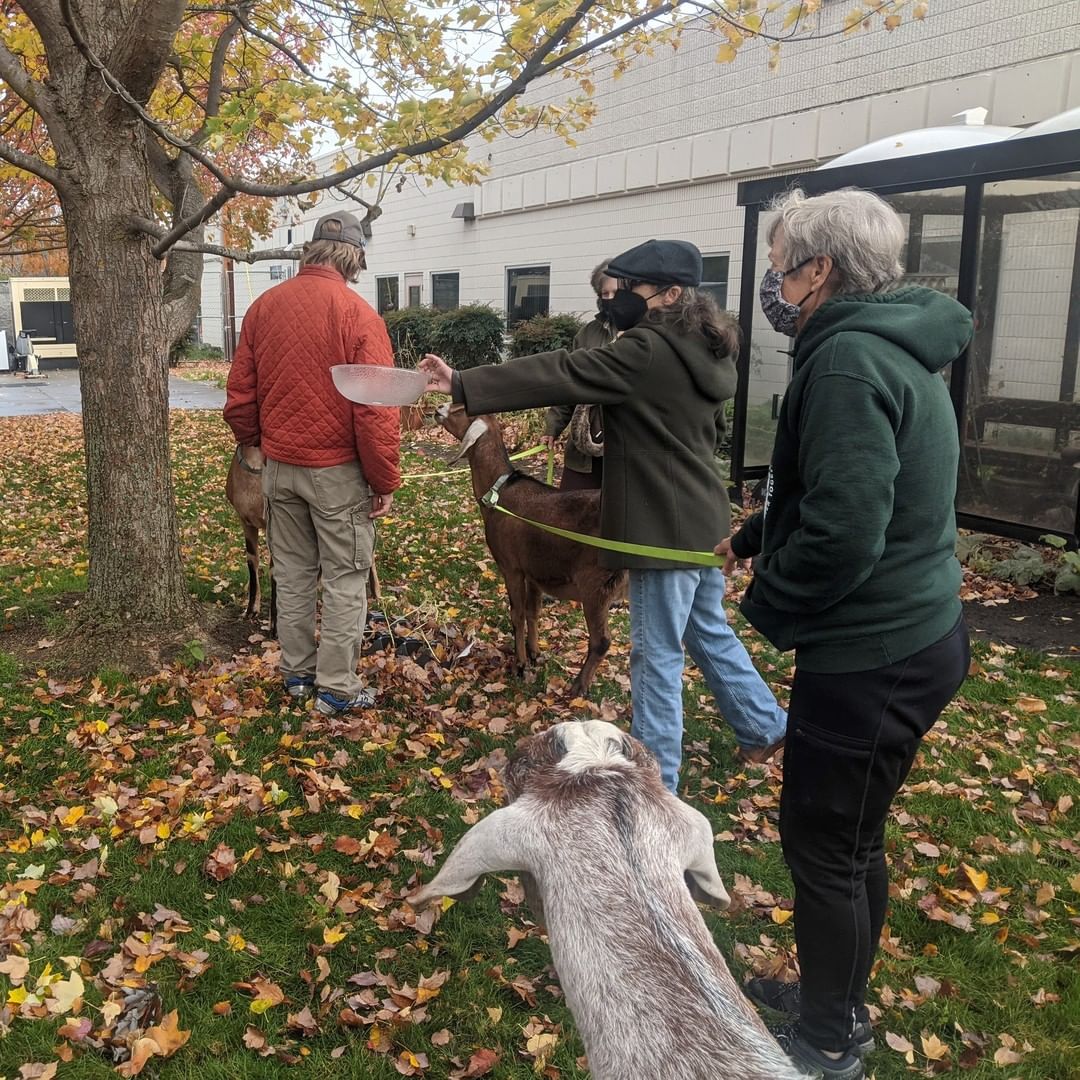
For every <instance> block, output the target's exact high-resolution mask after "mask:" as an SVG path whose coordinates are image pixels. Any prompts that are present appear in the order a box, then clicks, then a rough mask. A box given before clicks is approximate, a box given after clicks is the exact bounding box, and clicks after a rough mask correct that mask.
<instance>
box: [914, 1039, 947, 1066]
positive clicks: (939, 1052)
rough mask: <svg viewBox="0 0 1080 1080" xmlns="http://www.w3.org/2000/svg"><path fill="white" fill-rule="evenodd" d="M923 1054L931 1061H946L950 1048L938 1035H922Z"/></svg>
mask: <svg viewBox="0 0 1080 1080" xmlns="http://www.w3.org/2000/svg"><path fill="white" fill-rule="evenodd" d="M919 1041H920V1042H921V1043H922V1052H923V1054H925V1055H926V1057H928V1058H929V1059H930V1060H931V1061H944V1060H945V1058H947V1057H948V1056H949V1048H948V1047H947V1046H946V1045H945V1044H944V1043H943V1042H942V1041H941V1040H940V1039H939V1038H938V1037H937V1036H936V1035H922V1036H921V1037H920V1039H919Z"/></svg>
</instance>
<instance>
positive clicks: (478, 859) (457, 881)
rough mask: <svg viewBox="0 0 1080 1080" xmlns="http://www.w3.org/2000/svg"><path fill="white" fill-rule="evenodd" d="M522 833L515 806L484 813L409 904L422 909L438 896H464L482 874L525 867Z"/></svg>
mask: <svg viewBox="0 0 1080 1080" xmlns="http://www.w3.org/2000/svg"><path fill="white" fill-rule="evenodd" d="M524 832H525V830H524V815H523V814H522V812H521V811H520V810H518V808H517V807H514V806H506V807H503V809H501V810H496V811H495V812H494V813H493V814H488V816H487V817H486V818H484V819H483V820H482V821H480V822H479V823H478V824H476V825H474V826H473V827H472V828H471V829H470V830H469V831H468V832H467V833H466V834H465V835H464V836H463V837H462V838H461V839H460V840H459V841H458V844H457V847H455V848H454V850H453V851H452V852H450V856H449V858H448V859H447V860H446V862H444V863H443V865H442V869H441V870H440V871H439V872H438V873H437V874H436V875H435V877H434V878H432V880H431V881H430V882H429V883H428V884H427V885H425V886H424V887H423V888H422V889H420V890H419V892H416V893H414V894H413V895H412V897H410V898H409V903H410V904H411V905H412V906H413V907H414V908H422V907H426V906H427V905H428V904H430V903H431V902H432V901H433V900H435V899H436V898H438V897H440V896H452V897H454V898H455V899H457V898H460V897H464V898H468V897H469V896H471V895H472V894H473V893H474V892H475V891H476V889H477V888H479V885H480V879H481V878H482V877H483V876H484V874H490V873H494V872H495V871H497V870H498V871H506V870H514V871H521V870H527V869H529V867H528V866H526V865H525V860H524V858H523V856H522V850H523V847H524V842H523V838H524Z"/></svg>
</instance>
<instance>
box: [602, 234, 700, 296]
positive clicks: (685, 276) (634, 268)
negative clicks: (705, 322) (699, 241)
mask: <svg viewBox="0 0 1080 1080" xmlns="http://www.w3.org/2000/svg"><path fill="white" fill-rule="evenodd" d="M607 273H608V276H609V277H613V278H619V279H620V280H621V281H647V282H649V283H650V284H652V285H690V286H692V287H696V286H698V285H700V284H701V252H700V251H698V249H697V248H696V247H694V245H693V244H691V243H689V242H688V241H686V240H646V241H645V243H644V244H638V246H637V247H633V248H631V249H630V250H629V251H624V252H623V253H622V254H621V255H619V256H617V257H616V258H614V259H612V260H611V262H610V263H608V268H607Z"/></svg>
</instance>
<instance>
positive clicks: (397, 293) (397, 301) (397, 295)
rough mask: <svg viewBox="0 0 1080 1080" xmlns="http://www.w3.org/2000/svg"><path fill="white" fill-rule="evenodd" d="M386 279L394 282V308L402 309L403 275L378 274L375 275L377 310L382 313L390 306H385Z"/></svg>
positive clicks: (395, 309)
mask: <svg viewBox="0 0 1080 1080" xmlns="http://www.w3.org/2000/svg"><path fill="white" fill-rule="evenodd" d="M384 281H392V282H393V283H394V288H393V301H392V303H393V305H394V307H393V310H394V311H400V310H401V275H400V274H376V275H375V310H376V311H377V312H378V313H379V314H380V315H385V314H386V313H387V311H388V310H390V309H389V308H386V307H384V306H383V298H382V283H383V282H384Z"/></svg>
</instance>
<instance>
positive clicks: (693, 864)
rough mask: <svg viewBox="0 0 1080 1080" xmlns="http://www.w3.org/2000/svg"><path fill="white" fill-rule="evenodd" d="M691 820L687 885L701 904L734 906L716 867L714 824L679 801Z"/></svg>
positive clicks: (717, 906)
mask: <svg viewBox="0 0 1080 1080" xmlns="http://www.w3.org/2000/svg"><path fill="white" fill-rule="evenodd" d="M680 805H681V806H682V807H683V810H684V812H685V813H686V815H687V817H688V818H689V819H690V820H689V822H688V824H689V825H690V830H689V832H690V835H689V837H688V841H689V844H688V849H687V852H686V860H685V866H684V870H685V877H686V885H687V888H689V890H690V895H691V896H692V897H693V898H694V899H695V900H697V901H698V903H701V904H708V905H709V907H713V908H716V909H717V910H718V911H723V910H724V909H725V908H727V907H729V906H730V905H731V897H730V896H728V891H727V889H725V888H724V883H723V882H722V881H721V880H720V871H719V870H717V868H716V852H715V851H714V849H713V835H712V826H711V825H710V824H709V820H708V818H706V817H705V815H704V814H702V813H699V812H698V811H697V810H695V809H694V808H693V807H691V806H687V805H686V804H685V803H680Z"/></svg>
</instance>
